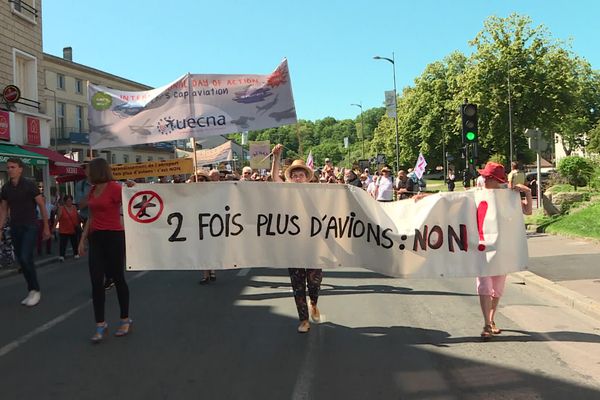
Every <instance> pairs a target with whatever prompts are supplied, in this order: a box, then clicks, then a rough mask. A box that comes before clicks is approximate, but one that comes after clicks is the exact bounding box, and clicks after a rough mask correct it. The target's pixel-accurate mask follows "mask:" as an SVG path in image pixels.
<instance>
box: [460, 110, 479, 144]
mask: <svg viewBox="0 0 600 400" xmlns="http://www.w3.org/2000/svg"><path fill="white" fill-rule="evenodd" d="M460 117H461V119H462V140H463V143H467V144H468V143H477V139H478V133H477V104H471V103H466V104H463V105H461V106H460Z"/></svg>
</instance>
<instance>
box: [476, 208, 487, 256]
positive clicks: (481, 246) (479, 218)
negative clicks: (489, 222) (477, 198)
mask: <svg viewBox="0 0 600 400" xmlns="http://www.w3.org/2000/svg"><path fill="white" fill-rule="evenodd" d="M487 210H488V202H487V201H482V202H481V203H479V205H478V206H477V231H478V232H479V246H477V248H478V249H479V251H484V250H485V244H483V242H484V241H485V238H484V237H483V221H484V220H485V214H486V213H487Z"/></svg>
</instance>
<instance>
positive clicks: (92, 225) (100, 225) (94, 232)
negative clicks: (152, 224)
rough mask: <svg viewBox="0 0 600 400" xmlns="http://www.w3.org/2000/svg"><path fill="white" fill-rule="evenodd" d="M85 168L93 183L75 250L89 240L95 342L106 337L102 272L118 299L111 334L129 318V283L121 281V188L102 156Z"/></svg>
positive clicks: (126, 326) (124, 330) (123, 329)
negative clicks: (115, 323)
mask: <svg viewBox="0 0 600 400" xmlns="http://www.w3.org/2000/svg"><path fill="white" fill-rule="evenodd" d="M87 171H88V178H89V180H90V183H91V184H92V185H93V186H92V188H91V190H90V194H89V196H88V208H89V219H88V221H87V223H86V224H85V227H84V229H83V233H82V235H81V239H80V241H79V254H80V255H82V256H83V255H85V243H86V241H89V258H88V259H89V271H90V279H91V282H92V303H93V305H94V317H95V319H96V331H95V333H94V335H93V336H92V337H91V340H92V342H94V343H98V342H100V341H102V339H104V338H105V337H106V334H107V329H108V324H107V323H106V321H105V319H104V302H105V291H104V275H105V274H106V273H107V272H108V275H109V276H110V277H111V278H113V279H114V280H115V287H116V289H117V297H118V299H119V307H120V321H119V328H118V329H117V331H116V332H115V336H125V335H127V334H128V333H129V332H130V330H131V324H132V322H133V321H132V320H131V319H129V287H128V286H127V282H126V281H125V231H124V228H123V222H122V220H121V206H122V201H121V190H122V188H121V185H119V184H118V183H117V182H115V181H113V177H112V172H111V170H110V166H109V165H108V162H107V161H106V160H105V159H103V158H95V159H93V160H92V161H91V162H90V164H89V166H88V170H87Z"/></svg>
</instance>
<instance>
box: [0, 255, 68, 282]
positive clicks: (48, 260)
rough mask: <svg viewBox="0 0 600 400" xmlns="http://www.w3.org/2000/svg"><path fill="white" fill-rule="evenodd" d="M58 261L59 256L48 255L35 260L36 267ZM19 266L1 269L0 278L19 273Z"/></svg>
mask: <svg viewBox="0 0 600 400" xmlns="http://www.w3.org/2000/svg"><path fill="white" fill-rule="evenodd" d="M55 262H58V256H52V257H46V258H42V259H39V260H36V261H34V263H35V267H36V268H41V267H44V266H46V265H49V264H54V263H55ZM17 274H18V272H17V268H16V267H15V268H7V269H5V270H0V279H2V278H8V277H9V276H13V275H17Z"/></svg>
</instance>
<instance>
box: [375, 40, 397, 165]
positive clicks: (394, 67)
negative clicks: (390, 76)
mask: <svg viewBox="0 0 600 400" xmlns="http://www.w3.org/2000/svg"><path fill="white" fill-rule="evenodd" d="M373 58H374V59H375V60H386V61H389V62H391V63H392V71H393V73H394V108H395V109H394V111H395V112H394V115H395V117H396V118H395V120H396V171H398V169H399V168H400V140H399V136H398V91H397V90H396V59H395V58H394V52H392V58H391V59H390V58H387V57H379V56H375V57H373Z"/></svg>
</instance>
